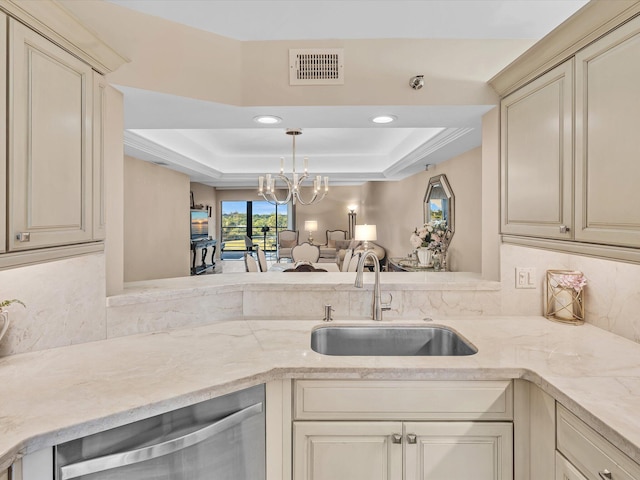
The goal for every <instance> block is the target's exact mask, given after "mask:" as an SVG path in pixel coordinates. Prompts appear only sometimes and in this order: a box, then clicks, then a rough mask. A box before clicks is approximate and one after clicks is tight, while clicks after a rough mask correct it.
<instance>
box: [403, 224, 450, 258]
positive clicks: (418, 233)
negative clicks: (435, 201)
mask: <svg viewBox="0 0 640 480" xmlns="http://www.w3.org/2000/svg"><path fill="white" fill-rule="evenodd" d="M450 237H451V230H449V228H448V227H447V222H446V221H444V220H434V221H432V222H429V223H425V224H424V225H423V226H422V227H421V228H416V229H415V230H414V231H413V233H412V234H411V237H410V238H409V242H411V245H412V246H413V248H420V247H423V248H428V249H429V250H433V251H436V252H444V251H445V250H446V249H447V247H448V245H449V239H450Z"/></svg>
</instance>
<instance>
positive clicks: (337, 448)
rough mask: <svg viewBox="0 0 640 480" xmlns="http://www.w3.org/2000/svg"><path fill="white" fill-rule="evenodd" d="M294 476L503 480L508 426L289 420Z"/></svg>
mask: <svg viewBox="0 0 640 480" xmlns="http://www.w3.org/2000/svg"><path fill="white" fill-rule="evenodd" d="M293 432H294V459H293V464H294V476H293V478H294V479H295V480H428V479H433V480H468V479H470V478H473V479H474V480H506V479H510V478H513V477H512V470H513V461H512V451H513V445H512V438H513V436H512V426H511V424H510V423H497V422H489V423H482V422H295V423H294V426H293Z"/></svg>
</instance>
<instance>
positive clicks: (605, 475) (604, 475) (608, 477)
mask: <svg viewBox="0 0 640 480" xmlns="http://www.w3.org/2000/svg"><path fill="white" fill-rule="evenodd" d="M598 476H599V477H600V478H601V479H602V480H613V474H612V473H611V472H610V471H609V470H607V469H606V468H605V469H604V470H603V471H601V472H598Z"/></svg>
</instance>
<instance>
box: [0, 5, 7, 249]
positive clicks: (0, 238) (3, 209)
mask: <svg viewBox="0 0 640 480" xmlns="http://www.w3.org/2000/svg"><path fill="white" fill-rule="evenodd" d="M6 91H7V16H6V15H5V14H4V13H2V12H0V115H2V118H7V96H6V95H4V92H6ZM6 155H7V129H6V128H0V185H2V186H4V185H6V184H7V178H6V174H7V156H6ZM5 192H6V190H5ZM6 202H7V196H6V194H3V195H0V253H2V252H5V251H6V250H7V231H6V228H7V220H6V214H7V203H6Z"/></svg>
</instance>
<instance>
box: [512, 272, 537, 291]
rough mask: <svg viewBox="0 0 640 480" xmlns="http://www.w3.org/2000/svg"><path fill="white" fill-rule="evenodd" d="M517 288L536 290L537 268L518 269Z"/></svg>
mask: <svg viewBox="0 0 640 480" xmlns="http://www.w3.org/2000/svg"><path fill="white" fill-rule="evenodd" d="M516 288H536V269H535V267H516Z"/></svg>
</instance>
